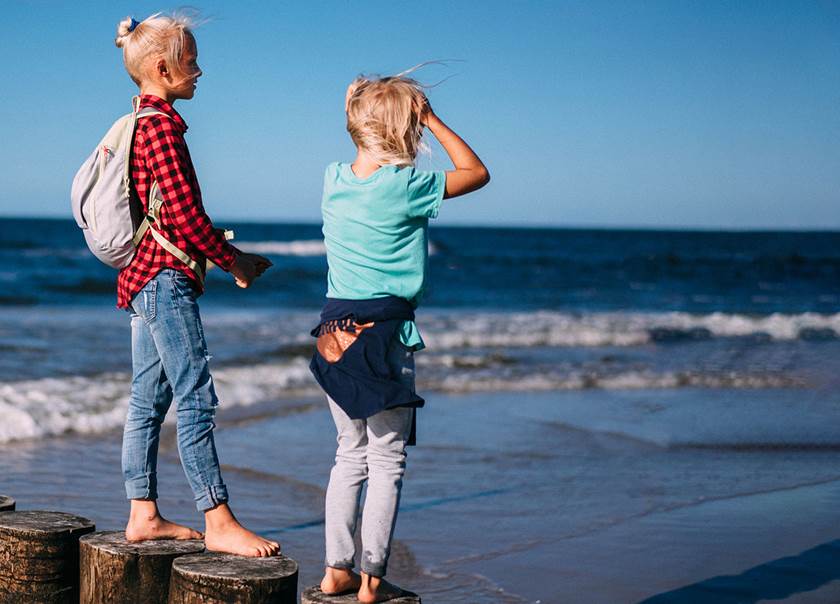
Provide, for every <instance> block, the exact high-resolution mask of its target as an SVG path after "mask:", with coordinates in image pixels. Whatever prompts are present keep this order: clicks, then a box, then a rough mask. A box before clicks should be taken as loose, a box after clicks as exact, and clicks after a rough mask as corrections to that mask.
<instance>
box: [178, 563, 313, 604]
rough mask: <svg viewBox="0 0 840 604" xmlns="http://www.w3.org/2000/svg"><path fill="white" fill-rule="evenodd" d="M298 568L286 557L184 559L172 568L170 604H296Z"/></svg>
mask: <svg viewBox="0 0 840 604" xmlns="http://www.w3.org/2000/svg"><path fill="white" fill-rule="evenodd" d="M297 581H298V564H297V562H295V561H294V560H292V559H291V558H287V557H285V556H271V557H268V558H245V557H242V556H232V555H228V554H212V553H205V554H196V555H192V556H183V557H181V558H178V559H177V560H175V562H174V563H173V564H172V579H171V580H170V585H169V604H216V603H218V604H222V603H228V602H236V603H237V604H296V602H297Z"/></svg>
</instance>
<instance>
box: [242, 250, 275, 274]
mask: <svg viewBox="0 0 840 604" xmlns="http://www.w3.org/2000/svg"><path fill="white" fill-rule="evenodd" d="M245 255H246V256H248V259H249V260H250V261H251V262H253V264H254V268H256V269H257V277H259V276H260V275H262V274H263V273H264V272H265V271H267V270H268V269H270V268H271V267H272V266H274V263H272V262H271V260H269V259H268V258H266V257H265V256H260V255H259V254H245Z"/></svg>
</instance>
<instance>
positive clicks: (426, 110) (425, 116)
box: [420, 97, 435, 128]
mask: <svg viewBox="0 0 840 604" xmlns="http://www.w3.org/2000/svg"><path fill="white" fill-rule="evenodd" d="M433 117H435V112H434V110H433V109H432V104H431V103H430V102H429V99H428V97H423V106H422V107H421V108H420V123H421V124H423V125H424V126H426V127H427V128H428V127H429V120H430V119H431V118H433Z"/></svg>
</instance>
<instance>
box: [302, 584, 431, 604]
mask: <svg viewBox="0 0 840 604" xmlns="http://www.w3.org/2000/svg"><path fill="white" fill-rule="evenodd" d="M358 601H359V600H358V599H357V598H356V593H355V592H354V593H349V594H344V595H343V596H327V595H324V594H323V593H322V592H321V588H320V587H318V586H317V585H316V586H315V587H310V588H309V589H307V590H305V591H304V592H303V594H301V596H300V604H351V603H353V602H355V603H358ZM388 604H420V596H418V595H417V594H415V593H412V592H410V591H405V590H403V595H401V596H399V597H398V598H394V599H393V600H388Z"/></svg>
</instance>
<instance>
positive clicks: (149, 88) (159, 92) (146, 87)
mask: <svg viewBox="0 0 840 604" xmlns="http://www.w3.org/2000/svg"><path fill="white" fill-rule="evenodd" d="M140 94H141V95H142V94H149V95H152V96H156V97H158V98H159V99H162V100H164V101H166V102H167V103H169V104H170V105H172V104H173V103H174V102H175V101H176V100H177V98H178V97H176V96H175V95H174V94H173V93H172V92H171V91H170V90H168V89H167V88H165V87H163V86H159V85H157V84H155V83H152V82H143V84H142V85H141V86H140Z"/></svg>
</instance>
